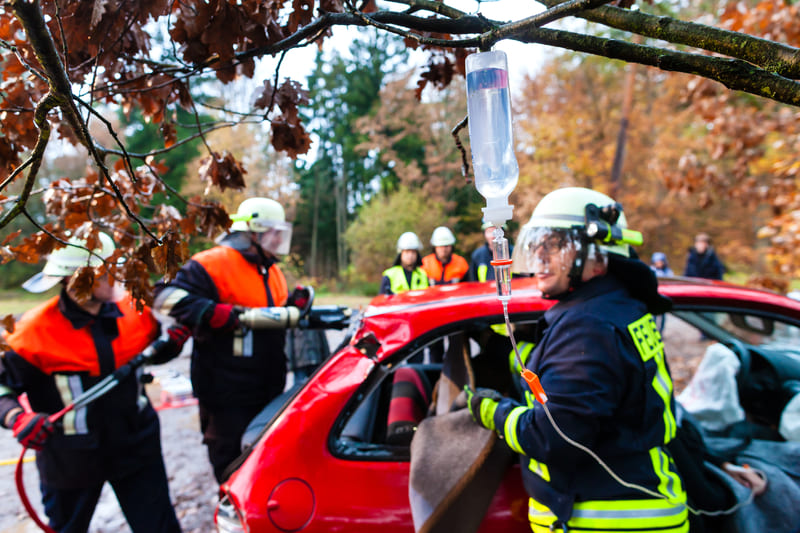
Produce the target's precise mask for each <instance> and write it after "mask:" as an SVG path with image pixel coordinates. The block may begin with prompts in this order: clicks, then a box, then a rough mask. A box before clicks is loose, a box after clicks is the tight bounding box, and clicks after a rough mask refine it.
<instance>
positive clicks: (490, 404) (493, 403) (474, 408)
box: [464, 385, 503, 431]
mask: <svg viewBox="0 0 800 533" xmlns="http://www.w3.org/2000/svg"><path fill="white" fill-rule="evenodd" d="M464 392H465V393H466V394H467V405H468V406H469V414H471V415H472V419H473V420H474V421H475V422H477V423H478V424H480V425H481V426H483V427H485V428H486V429H491V430H492V431H494V430H495V427H494V412H495V411H496V410H497V404H498V403H500V400H502V399H503V396H502V395H501V394H500V393H499V392H497V391H496V390H492V389H481V388H479V389H477V390H473V389H471V388H470V387H469V385H464Z"/></svg>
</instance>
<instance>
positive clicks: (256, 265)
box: [155, 241, 288, 407]
mask: <svg viewBox="0 0 800 533" xmlns="http://www.w3.org/2000/svg"><path fill="white" fill-rule="evenodd" d="M287 298H288V290H287V286H286V279H285V278H284V276H283V273H282V272H281V270H280V268H279V267H278V265H277V263H276V260H275V259H274V258H273V257H269V258H267V257H264V256H261V255H259V254H255V253H254V254H250V253H248V252H242V251H239V250H236V249H234V248H232V247H231V246H228V245H226V241H223V242H222V245H220V246H216V247H214V248H211V249H209V250H205V251H203V252H199V253H197V254H195V255H194V256H193V257H192V259H190V260H189V261H188V262H187V263H186V264H185V265H184V266H183V267H181V269H180V270H179V271H178V274H177V275H176V277H175V279H174V280H172V281H170V282H169V283H167V284H166V285H164V284H159V285H158V286H157V287H156V300H155V308H156V309H157V310H158V311H159V312H161V313H164V314H166V315H169V316H172V317H174V318H175V319H176V320H177V321H178V322H181V323H183V324H186V325H188V326H190V327H192V328H193V329H194V334H195V336H194V344H193V351H192V366H191V378H192V389H193V392H194V395H195V396H196V397H197V398H198V400H199V401H200V402H201V403H202V404H203V405H204V406H206V407H213V406H220V407H233V406H252V405H259V404H260V405H266V403H267V402H269V401H270V400H272V399H273V398H274V397H276V396H277V395H278V394H280V393H281V392H282V391H283V389H284V386H285V384H286V356H285V354H284V344H285V342H286V341H285V338H286V330H285V329H262V330H244V329H238V330H236V331H219V330H212V329H211V328H210V327H209V326H208V325H207V317H208V314H209V313H211V312H212V311H213V307H214V306H215V305H216V304H218V303H226V304H231V305H234V306H241V307H277V306H283V305H285V304H286V301H287Z"/></svg>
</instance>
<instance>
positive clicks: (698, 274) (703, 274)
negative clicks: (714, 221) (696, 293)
mask: <svg viewBox="0 0 800 533" xmlns="http://www.w3.org/2000/svg"><path fill="white" fill-rule="evenodd" d="M723 274H725V265H723V264H722V261H720V260H719V257H717V253H716V252H715V251H714V247H713V246H711V237H710V236H709V235H708V233H698V234H697V236H696V237H695V238H694V246H692V247H691V248H689V255H688V257H687V258H686V268H685V269H684V271H683V275H684V276H688V277H690V278H706V279H722V276H723Z"/></svg>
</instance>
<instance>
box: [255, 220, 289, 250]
mask: <svg viewBox="0 0 800 533" xmlns="http://www.w3.org/2000/svg"><path fill="white" fill-rule="evenodd" d="M262 225H263V231H260V232H258V233H257V234H256V235H257V238H258V244H259V245H260V246H261V248H262V249H263V250H264V251H265V252H269V253H271V254H273V255H286V254H288V253H289V247H290V246H291V244H292V225H291V224H290V223H288V222H279V221H266V222H263V223H262Z"/></svg>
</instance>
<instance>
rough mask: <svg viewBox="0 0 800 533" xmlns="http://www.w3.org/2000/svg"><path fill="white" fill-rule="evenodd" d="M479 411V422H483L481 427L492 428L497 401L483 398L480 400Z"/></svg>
mask: <svg viewBox="0 0 800 533" xmlns="http://www.w3.org/2000/svg"><path fill="white" fill-rule="evenodd" d="M479 411H480V417H481V424H483V427H485V428H489V429H494V413H495V411H497V402H496V401H494V400H489V399H484V400H483V401H481V406H480V409H479Z"/></svg>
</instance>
